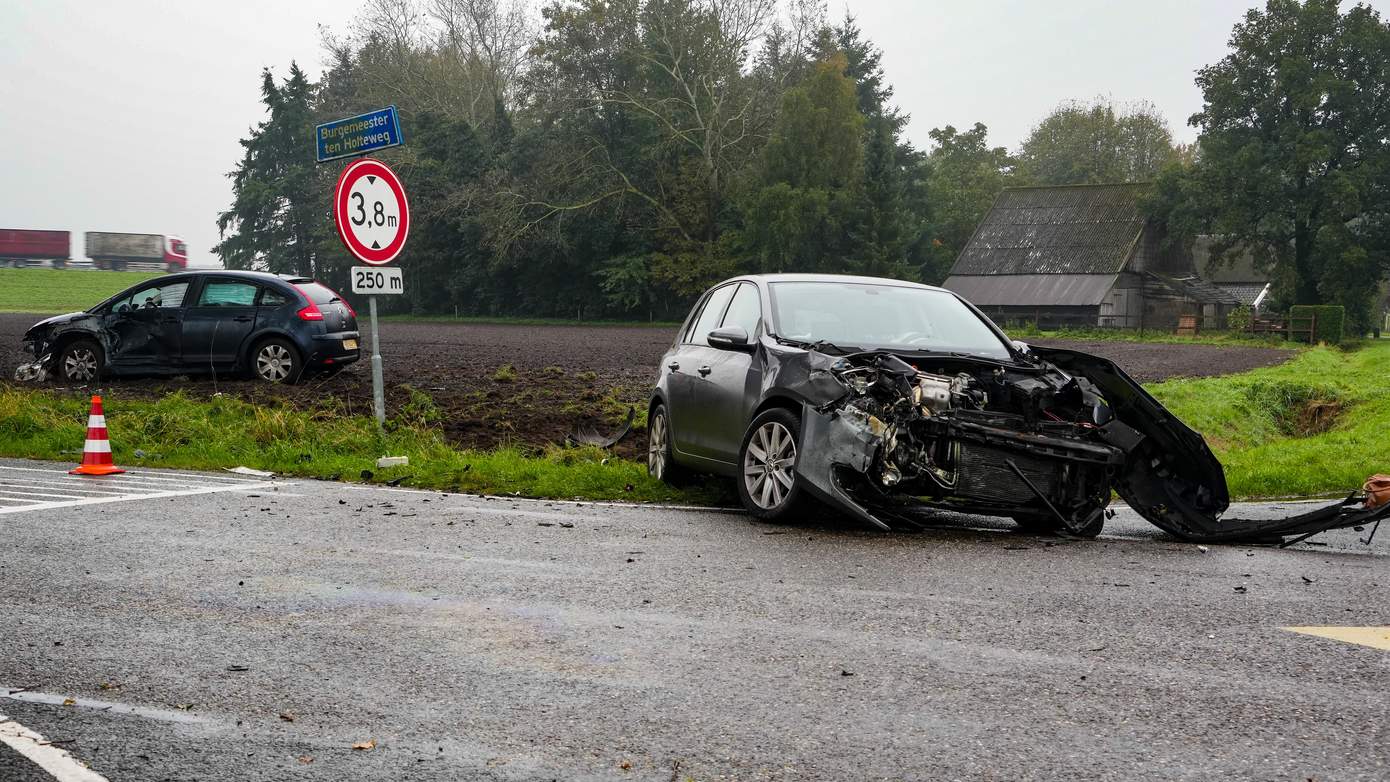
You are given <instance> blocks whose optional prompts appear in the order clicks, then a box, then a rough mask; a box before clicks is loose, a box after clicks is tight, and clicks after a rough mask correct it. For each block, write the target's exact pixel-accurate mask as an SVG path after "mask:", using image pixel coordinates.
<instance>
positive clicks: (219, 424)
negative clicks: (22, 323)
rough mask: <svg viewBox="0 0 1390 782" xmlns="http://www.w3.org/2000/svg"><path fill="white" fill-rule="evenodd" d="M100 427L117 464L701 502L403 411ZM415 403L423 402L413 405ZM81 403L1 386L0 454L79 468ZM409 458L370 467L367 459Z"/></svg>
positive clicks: (112, 405)
mask: <svg viewBox="0 0 1390 782" xmlns="http://www.w3.org/2000/svg"><path fill="white" fill-rule="evenodd" d="M105 401H106V405H105V408H106V409H105V412H106V421H107V426H108V428H109V431H110V434H111V443H112V451H113V456H114V459H115V461H116V464H118V465H121V466H148V467H178V468H188V469H207V470H216V469H221V468H224V467H232V466H236V465H245V466H247V467H254V468H256V469H260V470H272V471H274V472H276V473H278V474H281V475H293V476H301V477H309V478H324V479H333V480H349V481H358V480H362V481H366V482H370V483H384V482H387V481H392V480H395V479H404V480H402V481H401V482H400V484H399V485H404V486H412V487H419V488H429V489H438V490H441V491H454V492H471V493H479V494H517V495H520V496H526V497H547V498H558V499H571V498H583V499H588V500H625V501H630V502H710V501H712V500H713V499H714V498H715V492H714V491H713V490H710V489H691V490H687V491H680V490H676V489H673V488H671V487H669V486H666V485H665V484H663V483H660V482H658V481H655V480H652V479H651V478H650V477H648V476H647V471H646V466H645V465H643V464H638V463H637V462H633V461H629V460H625V459H618V458H614V457H611V456H609V454H607V453H606V452H604V451H602V450H600V449H597V448H558V447H557V448H552V449H549V450H547V451H544V452H541V453H528V452H526V451H523V450H522V449H519V448H501V449H497V450H494V451H458V450H455V449H454V448H452V447H450V446H449V445H448V443H446V442H445V441H444V438H443V437H442V436H441V435H440V434H439V433H438V431H436V430H435V429H433V428H432V427H431V426H429V425H428V423H426V421H427V419H428V416H427V415H425V414H423V413H421V411H420V410H418V409H415V408H417V407H421V406H422V405H415V406H414V407H412V406H409V405H408V406H406V408H407V409H406V410H404V411H402V417H401V418H400V419H397V420H394V421H391V422H388V423H389V425H388V427H387V432H386V433H385V434H381V433H379V432H378V431H377V429H376V424H375V422H374V421H373V420H372V419H370V418H365V417H360V416H346V415H342V414H341V413H340V411H338V410H336V409H333V408H331V407H325V408H322V409H318V410H309V411H306V410H296V409H293V408H290V407H275V406H272V407H267V406H264V405H261V406H257V405H253V404H250V403H247V402H243V401H240V400H237V399H231V398H225V399H214V400H210V401H200V400H193V399H189V398H188V397H186V396H184V395H183V394H180V393H175V394H171V395H169V396H166V397H164V398H163V399H160V400H157V401H141V400H131V401H123V400H120V399H117V398H108V399H107V400H105ZM422 404H423V403H422ZM87 408H88V403H87V401H86V400H83V399H77V398H72V397H68V396H64V395H60V394H57V393H54V392H51V391H44V390H30V389H20V388H0V454H3V455H5V456H12V457H24V458H33V459H52V460H69V461H78V460H80V458H81V446H82V442H83V440H84V438H85V433H86V425H87V423H86V422H87V412H88V409H87ZM384 455H391V456H408V457H410V464H409V465H408V466H405V467H393V468H388V469H377V468H376V466H375V462H376V459H377V457H379V456H384Z"/></svg>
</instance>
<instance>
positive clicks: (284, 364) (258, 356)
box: [251, 338, 304, 385]
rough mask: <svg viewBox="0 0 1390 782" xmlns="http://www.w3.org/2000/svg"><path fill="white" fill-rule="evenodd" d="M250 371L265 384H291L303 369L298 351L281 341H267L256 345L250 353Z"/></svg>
mask: <svg viewBox="0 0 1390 782" xmlns="http://www.w3.org/2000/svg"><path fill="white" fill-rule="evenodd" d="M251 371H252V372H254V373H255V374H256V377H257V378H259V379H261V380H264V381H265V382H267V383H285V384H287V385H288V384H293V383H295V382H296V381H298V380H299V376H300V374H301V373H303V371H304V367H303V366H302V365H301V363H300V360H299V351H297V350H295V349H294V345H291V344H290V343H289V342H287V341H286V340H283V339H278V338H277V339H268V340H265V341H264V342H261V343H259V344H257V345H256V349H255V350H254V351H252V353H251Z"/></svg>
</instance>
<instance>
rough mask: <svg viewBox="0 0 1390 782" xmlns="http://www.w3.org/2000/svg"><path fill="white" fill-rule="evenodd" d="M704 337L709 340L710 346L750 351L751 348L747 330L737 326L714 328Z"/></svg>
mask: <svg viewBox="0 0 1390 782" xmlns="http://www.w3.org/2000/svg"><path fill="white" fill-rule="evenodd" d="M705 339H707V340H709V344H710V347H712V348H719V349H720V350H739V351H751V350H752V349H753V346H752V344H750V342H749V340H748V332H746V331H744V330H743V329H742V328H740V327H738V326H725V327H724V328H722V329H715V330H714V331H711V332H710V333H709V336H707V337H705Z"/></svg>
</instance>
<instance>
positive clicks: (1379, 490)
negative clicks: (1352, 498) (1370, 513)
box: [1361, 473, 1390, 510]
mask: <svg viewBox="0 0 1390 782" xmlns="http://www.w3.org/2000/svg"><path fill="white" fill-rule="evenodd" d="M1361 490H1362V491H1364V492H1366V510H1375V509H1376V508H1379V507H1380V506H1382V505H1385V504H1387V503H1390V475H1383V474H1380V473H1377V474H1375V475H1372V476H1371V477H1369V478H1367V479H1366V483H1365V484H1363V485H1362V486H1361Z"/></svg>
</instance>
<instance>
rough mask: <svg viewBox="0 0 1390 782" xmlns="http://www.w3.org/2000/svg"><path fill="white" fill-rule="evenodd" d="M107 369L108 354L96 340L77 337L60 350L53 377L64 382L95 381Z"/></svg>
mask: <svg viewBox="0 0 1390 782" xmlns="http://www.w3.org/2000/svg"><path fill="white" fill-rule="evenodd" d="M105 369H106V354H105V352H104V351H102V349H101V345H98V344H97V343H96V342H95V341H94V340H90V339H75V340H73V341H72V342H69V343H68V344H66V345H64V346H63V349H62V350H60V351H58V360H57V361H56V362H55V363H54V365H53V377H54V379H55V380H58V381H59V382H62V383H95V382H96V381H97V380H100V379H101V374H102V372H103V371H105Z"/></svg>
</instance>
